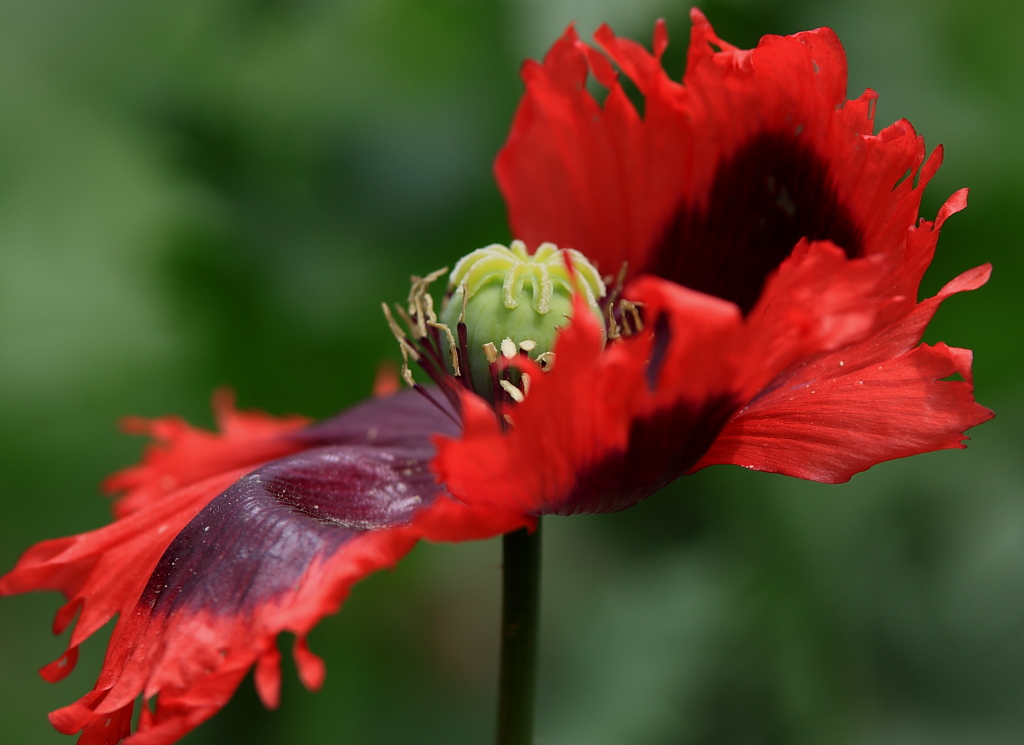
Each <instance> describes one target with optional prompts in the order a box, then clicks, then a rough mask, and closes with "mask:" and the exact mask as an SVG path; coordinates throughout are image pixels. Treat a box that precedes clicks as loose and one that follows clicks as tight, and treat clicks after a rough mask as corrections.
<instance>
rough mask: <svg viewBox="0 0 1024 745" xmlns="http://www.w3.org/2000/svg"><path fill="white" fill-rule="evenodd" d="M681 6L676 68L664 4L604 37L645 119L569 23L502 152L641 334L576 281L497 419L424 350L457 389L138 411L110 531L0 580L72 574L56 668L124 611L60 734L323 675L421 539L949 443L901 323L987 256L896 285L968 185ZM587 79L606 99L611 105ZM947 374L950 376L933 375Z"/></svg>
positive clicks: (942, 397)
mask: <svg viewBox="0 0 1024 745" xmlns="http://www.w3.org/2000/svg"><path fill="white" fill-rule="evenodd" d="M693 20H694V27H693V31H692V40H691V48H690V54H689V62H688V66H687V73H686V77H685V78H684V81H683V83H682V84H680V83H676V82H673V81H671V80H669V78H668V77H667V76H666V74H665V73H664V72H663V70H662V68H661V65H660V61H659V60H660V56H661V54H662V52H663V51H664V49H665V46H666V44H667V36H666V34H665V30H664V27H663V25H662V24H660V23H659V24H658V25H657V27H656V30H655V39H654V55H653V56H652V55H651V54H649V53H648V52H647V51H645V50H644V49H643V48H641V47H640V46H638V45H636V44H634V43H633V42H630V41H627V40H622V39H618V38H616V37H615V36H613V35H612V33H611V31H610V30H608V29H607V28H602V29H601V30H599V32H598V34H597V39H598V41H599V43H600V44H601V46H602V47H603V48H604V50H605V52H606V53H607V55H608V57H610V58H611V60H612V61H614V62H615V63H616V64H617V65H618V66H619V68H620V69H621V70H622V71H623V72H624V73H625V74H627V75H628V76H629V77H630V78H631V79H632V80H633V81H634V82H635V83H636V85H637V87H638V88H639V89H640V91H641V92H642V93H643V95H644V98H645V110H644V115H643V117H641V116H640V115H639V114H638V112H637V111H636V109H635V108H634V107H633V105H632V104H631V103H630V102H629V100H628V98H627V97H626V95H625V93H624V92H623V90H622V88H621V87H620V85H619V83H618V81H617V78H616V73H615V71H614V70H613V68H612V66H611V64H610V63H609V60H608V59H607V58H606V57H604V56H602V55H601V54H600V53H598V52H597V51H595V50H594V49H593V48H591V47H589V46H587V45H585V44H583V43H582V42H580V41H579V40H578V39H577V37H576V34H575V32H574V31H573V30H572V29H571V28H570V29H569V30H568V31H567V32H566V33H565V35H564V36H563V37H562V38H561V39H560V40H559V41H558V42H557V43H556V45H555V46H554V48H553V49H552V50H551V52H550V53H549V54H548V56H547V57H546V59H545V61H544V63H543V64H536V63H528V64H527V66H526V67H525V69H524V78H525V80H526V84H527V92H526V95H525V97H524V99H523V102H522V104H521V106H520V108H519V111H518V113H517V115H516V119H515V122H514V125H513V129H512V133H511V135H510V138H509V141H508V144H507V145H506V147H505V148H504V150H503V151H502V153H501V154H500V155H499V158H498V162H497V175H498V181H499V184H500V186H501V189H502V191H503V193H504V194H505V197H506V199H507V201H508V205H509V212H510V219H511V222H512V227H513V229H514V231H515V232H516V234H518V235H520V236H522V237H523V238H524V239H525V240H526V241H527V243H528V244H530V245H531V246H534V247H535V246H537V245H538V244H539V243H540V242H541V241H555V242H557V243H558V244H559V245H562V246H572V247H574V248H576V249H578V250H579V251H581V252H582V253H583V254H585V255H586V256H588V257H589V258H590V259H591V260H592V261H593V262H595V263H596V264H598V265H599V268H600V269H601V270H602V271H605V272H610V273H612V274H614V273H616V272H619V270H620V267H622V266H623V265H624V264H625V265H626V266H627V267H628V270H627V271H626V272H625V273H624V275H623V276H624V279H625V281H626V284H625V297H627V298H629V300H631V301H633V302H634V303H636V304H637V305H640V306H641V307H642V311H643V319H644V324H643V325H641V324H638V323H636V321H635V320H634V321H632V322H631V321H630V320H629V317H624V315H623V314H624V313H626V315H627V316H628V309H629V307H630V306H623V305H621V303H620V296H619V295H618V294H617V292H613V294H612V296H611V297H610V298H609V299H608V300H607V301H606V305H605V306H604V308H603V311H604V312H605V313H606V314H607V317H608V318H609V319H611V320H610V321H609V325H610V326H611V328H610V329H609V330H608V331H609V334H608V335H609V336H611V337H615V336H616V334H615V333H612V332H615V331H617V330H618V329H619V326H620V324H621V326H623V327H624V328H625V329H627V330H628V331H630V332H632V333H631V334H625V333H624V334H621V335H619V337H618V338H616V339H614V340H613V341H611V342H609V343H608V344H607V345H606V344H605V338H604V337H605V330H603V329H601V328H600V326H599V324H598V323H597V321H596V319H595V318H594V317H593V315H591V314H590V313H588V312H585V310H586V307H585V305H583V302H584V301H583V300H582V299H580V298H577V301H576V302H577V312H576V313H575V315H574V320H573V321H572V323H571V324H569V325H568V327H567V328H566V329H565V330H564V331H563V332H562V333H561V335H560V336H559V337H558V339H557V341H556V346H555V349H554V353H555V358H556V360H557V364H555V365H554V367H553V369H551V370H550V372H543V373H542V372H541V371H540V369H539V368H538V366H536V365H535V364H534V363H532V362H530V361H528V360H523V358H520V361H518V362H517V363H516V364H517V365H519V366H521V367H522V368H524V369H525V370H526V371H527V372H529V373H531V381H532V386H531V387H530V389H529V392H528V394H527V395H526V397H525V400H524V401H523V402H522V403H519V404H513V403H512V401H511V399H509V400H507V401H505V402H504V403H501V402H499V403H497V404H494V406H495V407H496V408H497V412H495V410H494V409H492V405H491V404H488V403H487V402H485V401H483V400H482V399H480V398H479V397H477V396H475V395H474V394H472V393H470V392H468V391H467V390H466V389H464V388H463V387H461V386H460V385H458V384H457V383H456V382H455V379H454V378H451V377H450V376H448V375H447V374H446V373H444V372H443V371H442V370H440V368H439V367H438V366H437V365H434V367H433V369H432V372H433V374H434V376H435V377H437V378H438V380H439V381H440V383H441V392H443V393H445V394H446V395H448V397H449V398H448V400H446V399H445V398H444V397H442V396H437V395H433V394H429V392H428V396H431V398H432V399H433V403H432V402H431V401H428V400H427V398H424V397H421V396H419V395H417V394H416V393H414V392H403V393H398V394H394V395H389V396H387V397H383V398H378V399H375V400H372V401H369V402H366V403H364V404H362V405H360V406H358V407H355V408H353V409H351V410H349V411H347V412H345V413H343V414H341V415H339V416H338V417H336V418H334V419H331V420H328V421H326V422H323V423H320V424H317V425H312V426H309V425H307V423H306V422H305V421H303V420H300V419H294V418H293V419H284V420H274V419H271V418H269V417H266V416H263V415H259V414H243V413H239V412H236V411H234V409H233V408H232V406H231V404H230V402H228V401H226V400H224V399H223V398H219V399H217V400H216V402H215V409H216V411H217V413H218V420H219V425H220V429H221V434H219V435H214V434H210V433H205V432H201V431H198V430H195V429H192V428H191V427H189V426H188V425H186V424H184V423H183V422H180V421H178V420H175V419H163V420H157V421H154V422H137V421H133V422H130V427H131V428H132V429H134V430H136V431H144V432H147V433H148V434H150V435H151V436H152V437H154V439H155V440H156V444H155V445H154V446H152V447H151V448H150V449H149V451H148V452H147V454H146V456H145V458H144V460H143V463H142V464H141V465H140V466H137V467H135V468H131V469H128V470H126V471H123V472H121V473H120V474H117V475H115V476H114V477H112V478H111V479H110V480H109V482H108V483H107V487H108V488H109V489H110V490H111V491H114V492H122V493H123V494H124V496H122V497H121V499H120V500H119V501H118V502H117V503H116V504H115V516H116V520H115V522H114V523H113V524H111V525H109V526H107V527H105V528H102V529H100V530H96V531H92V532H90V533H84V534H81V535H78V536H73V537H70V538H63V539H57V540H52V541H46V542H43V543H41V544H39V545H37V546H35V547H33V548H32V549H30V550H29V551H28V552H27V553H26V554H25V555H24V556H23V557H22V559H21V560H20V561H19V563H18V565H17V566H16V567H15V568H14V569H13V570H12V571H11V572H10V573H9V574H7V575H6V576H4V577H3V578H0V594H13V593H17V592H25V591H28V590H35V589H53V590H59V591H61V592H62V593H63V594H64V595H65V597H66V598H67V599H68V603H67V604H66V605H65V606H64V607H63V608H62V609H61V610H60V611H58V613H57V617H56V620H55V623H54V630H55V631H56V632H58V633H59V632H61V631H63V630H64V629H65V628H66V627H67V626H68V625H69V624H70V623H71V622H72V620H73V619H74V618H75V616H76V614H78V619H77V623H76V625H75V628H74V631H73V632H72V634H71V639H70V642H69V646H68V651H67V652H66V653H65V654H64V655H63V656H62V657H61V658H60V659H59V660H57V661H56V662H54V663H51V664H50V665H47V666H46V667H45V668H43V670H42V674H43V676H44V677H45V678H47V679H48V680H57V679H60V678H61V677H63V676H64V675H66V674H67V673H68V672H69V671H70V670H71V668H72V667H73V666H74V663H75V660H76V658H77V649H78V645H79V644H80V643H81V642H82V641H83V640H84V639H85V638H87V637H88V636H90V635H91V634H92V633H93V632H95V631H96V630H97V629H98V628H99V627H100V626H102V625H103V624H104V623H105V622H106V621H108V620H110V619H111V618H113V617H114V616H115V615H117V616H118V622H117V625H116V627H115V629H114V632H113V636H112V638H111V643H110V647H109V649H108V653H107V657H106V660H105V662H104V666H103V670H102V672H101V674H100V679H99V680H98V682H97V684H96V687H95V689H94V690H93V691H92V692H91V693H89V694H87V695H86V696H85V697H83V698H82V699H81V700H79V701H78V702H77V703H75V704H72V705H70V706H68V707H65V708H63V709H60V710H58V711H57V712H54V713H53V714H52V715H51V720H52V722H53V724H54V726H55V727H57V728H58V729H59V730H61V731H62V732H67V733H73V732H77V731H82V732H83V737H82V739H81V740H80V742H83V743H109V744H113V743H116V742H118V741H120V740H121V739H122V738H124V737H128V736H129V733H130V719H131V716H132V712H133V707H134V703H135V701H136V699H137V698H138V697H139V696H140V695H141V696H142V697H143V699H144V704H143V707H142V712H141V714H140V717H139V721H138V727H137V732H136V733H135V734H133V735H131V737H130V740H129V741H130V742H131V743H133V744H134V745H142V744H148V745H159V744H161V743H171V742H174V741H175V740H176V739H178V738H180V737H181V736H182V735H183V734H185V733H186V732H188V731H189V730H190V729H192V728H193V727H195V726H196V725H197V724H199V723H200V722H202V721H203V720H205V719H207V718H208V717H210V716H211V715H212V714H214V713H215V712H216V711H217V710H218V709H219V708H220V707H221V706H223V705H224V704H225V702H226V701H227V700H228V698H230V696H231V695H232V693H233V692H234V690H235V688H237V686H238V684H239V683H240V681H241V679H242V677H243V676H244V675H245V673H246V672H247V671H248V670H249V669H250V668H251V667H253V666H254V665H255V667H256V676H255V678H256V685H257V689H258V691H259V694H260V697H261V698H262V700H263V701H264V703H265V704H266V705H267V706H271V707H272V706H274V705H275V704H276V703H277V700H278V695H279V683H280V672H279V664H278V663H279V657H280V655H279V653H278V651H277V646H276V638H277V635H278V634H279V633H280V632H282V631H290V632H292V633H294V634H295V635H296V638H297V642H296V645H295V650H294V654H295V658H296V662H297V664H298V668H299V674H300V677H301V678H302V680H303V682H304V683H305V684H306V685H307V687H309V688H316V687H317V686H318V685H319V684H320V682H321V681H322V679H323V675H324V668H323V664H322V662H321V661H320V660H319V659H318V658H316V657H315V656H314V655H313V654H312V653H311V652H310V651H309V650H308V648H307V647H306V644H305V635H306V634H307V633H308V632H309V630H310V629H311V628H312V627H313V626H314V625H315V624H316V622H317V621H318V620H319V619H320V618H322V617H323V616H324V615H326V614H328V613H333V612H335V611H337V609H338V608H339V606H340V605H341V603H342V601H343V600H344V598H345V597H346V595H347V593H348V591H349V589H350V588H351V587H352V585H353V584H354V583H355V582H357V581H358V580H359V579H361V578H362V577H364V576H366V575H367V574H369V573H371V572H373V571H375V570H377V569H379V568H382V567H385V566H391V565H393V564H394V563H395V562H397V561H398V560H399V559H400V558H401V557H402V556H404V555H405V553H407V552H408V551H409V550H410V549H411V548H412V546H413V545H414V544H415V542H416V541H417V540H419V539H420V538H428V539H432V540H469V539H474V538H483V537H488V536H492V535H496V534H500V533H503V532H507V531H509V530H513V529H516V528H519V527H522V526H531V525H532V524H533V522H534V520H535V519H536V516H537V515H539V514H542V513H561V514H568V513H573V512H598V511H612V510H618V509H623V508H625V507H628V506H630V505H632V504H634V503H635V502H636V501H638V500H640V499H642V498H644V497H646V496H648V495H650V494H651V493H653V492H654V491H656V490H657V489H658V488H660V487H661V486H663V485H664V484H666V483H668V482H669V481H671V480H672V479H674V478H676V477H677V476H679V475H681V474H683V473H686V472H689V471H692V470H695V469H698V468H701V467H703V466H705V465H710V464H713V463H736V464H739V465H743V466H746V467H749V468H756V469H761V470H769V471H776V472H780V473H786V474H790V475H794V476H800V477H803V478H811V479H816V480H820V481H842V480H846V479H848V478H849V477H850V476H851V475H852V474H853V473H856V472H858V471H860V470H863V469H865V468H868V467H870V466H871V465H873V464H875V463H878V462H880V461H883V460H888V459H891V458H896V457H901V456H905V455H911V454H914V453H920V452H926V451H929V450H936V449H940V448H949V447H961V446H962V445H961V441H962V439H963V431H964V430H965V429H967V428H968V427H971V426H974V425H976V424H979V423H981V422H983V421H985V420H986V419H988V418H989V417H990V416H991V413H990V412H988V410H986V409H984V408H982V407H980V406H978V405H977V404H976V403H974V401H973V399H972V396H971V384H970V352H969V351H966V350H960V349H952V348H949V347H946V346H945V345H942V344H939V345H936V346H934V347H929V346H926V345H921V346H919V345H918V344H919V341H920V338H921V335H922V332H923V330H924V327H925V326H926V325H927V323H928V321H929V320H930V318H931V316H932V315H933V314H934V312H935V310H936V308H937V307H938V304H939V303H940V302H941V301H942V300H943V299H945V298H946V297H948V296H949V295H950V294H952V293H955V292H959V291H962V290H966V289H974V288H976V287H978V286H980V285H981V284H983V283H984V282H985V280H986V279H987V277H988V267H982V268H979V269H976V270H973V271H971V272H967V273H965V274H964V275H962V276H960V277H958V278H957V279H955V280H953V281H952V282H951V283H949V284H948V285H947V286H946V287H945V288H944V289H943V290H942V291H941V292H940V293H939V295H938V296H936V297H934V298H931V299H928V300H924V301H922V302H920V303H918V302H916V297H917V290H918V285H919V283H920V280H921V276H922V274H923V273H924V271H925V269H926V268H927V266H928V264H929V262H930V260H931V256H932V252H933V250H934V247H935V242H936V240H937V238H938V231H939V228H940V227H941V225H942V223H943V221H944V220H945V219H946V218H947V217H949V215H950V214H952V213H954V212H956V211H958V210H960V209H962V208H963V207H964V205H965V204H966V192H963V191H962V192H958V193H957V194H955V195H953V197H951V198H950V199H949V201H947V202H946V204H945V205H944V206H943V208H942V209H941V210H940V212H939V216H938V217H937V219H936V220H935V221H934V222H928V221H919V220H918V208H919V204H920V198H921V193H922V191H923V189H924V187H925V185H926V184H927V183H928V181H929V179H930V178H931V176H932V175H933V174H934V172H935V170H936V168H938V165H939V161H940V160H941V150H937V151H935V152H933V153H932V154H931V156H930V157H928V158H927V159H925V157H924V145H923V141H922V139H921V138H920V137H918V136H917V135H916V134H915V133H914V130H913V129H912V128H911V126H910V125H909V123H907V122H900V123H898V124H895V125H893V126H891V127H888V128H887V129H884V130H882V131H881V132H880V133H879V134H877V135H874V134H872V127H873V123H872V118H871V116H872V112H873V102H874V98H875V96H874V94H873V93H871V92H868V93H865V94H864V95H863V96H861V97H860V98H859V99H857V100H855V101H844V96H845V87H846V67H845V58H844V55H843V52H842V48H841V46H840V45H839V41H838V39H837V38H836V37H835V35H834V34H833V33H832V32H831V31H829V30H827V29H823V30H819V31H815V32H809V33H804V34H798V35H795V36H791V37H785V38H782V37H766V38H765V39H763V40H762V42H761V43H760V45H759V46H758V48H757V49H755V50H753V51H740V50H737V49H735V48H734V47H732V46H730V45H729V44H727V43H725V42H723V41H721V40H720V39H718V38H717V37H716V36H715V35H714V32H713V31H712V29H711V27H710V26H709V25H708V23H707V21H706V20H705V19H704V18H703V16H702V15H700V13H699V12H697V11H694V16H693ZM716 47H717V49H716ZM588 74H592V75H593V76H594V77H595V78H596V79H597V80H598V81H599V82H600V84H601V85H603V86H604V87H605V88H606V89H607V90H608V95H607V98H606V99H605V101H604V103H603V105H601V104H598V103H597V101H596V100H595V99H594V98H593V97H592V96H591V95H590V94H589V93H588V92H587V88H586V86H585V83H586V79H587V76H588ZM907 173H913V174H916V178H906V177H905V176H906V174H907ZM915 183H916V186H915ZM409 341H410V342H411V341H412V340H409ZM452 345H453V347H454V346H455V341H454V340H453V341H452ZM427 363H429V360H428V361H427ZM425 364H426V363H425ZM954 373H959V374H960V375H961V376H962V377H963V378H964V380H958V381H955V380H944V379H945V378H948V377H949V376H951V375H953V374H954ZM385 382H386V381H385ZM383 387H385V388H386V387H387V386H386V385H385V386H383ZM496 413H497V414H499V415H502V416H500V417H499V416H496V415H495V414H496ZM506 417H507V419H506ZM504 421H511V423H512V426H511V427H506V426H505V425H504V424H502V422H504ZM460 425H461V426H460ZM506 430H507V431H506ZM442 484H443V485H442ZM154 699H155V700H156V704H155V709H154V708H151V706H150V702H152V701H153V700H154Z"/></svg>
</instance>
